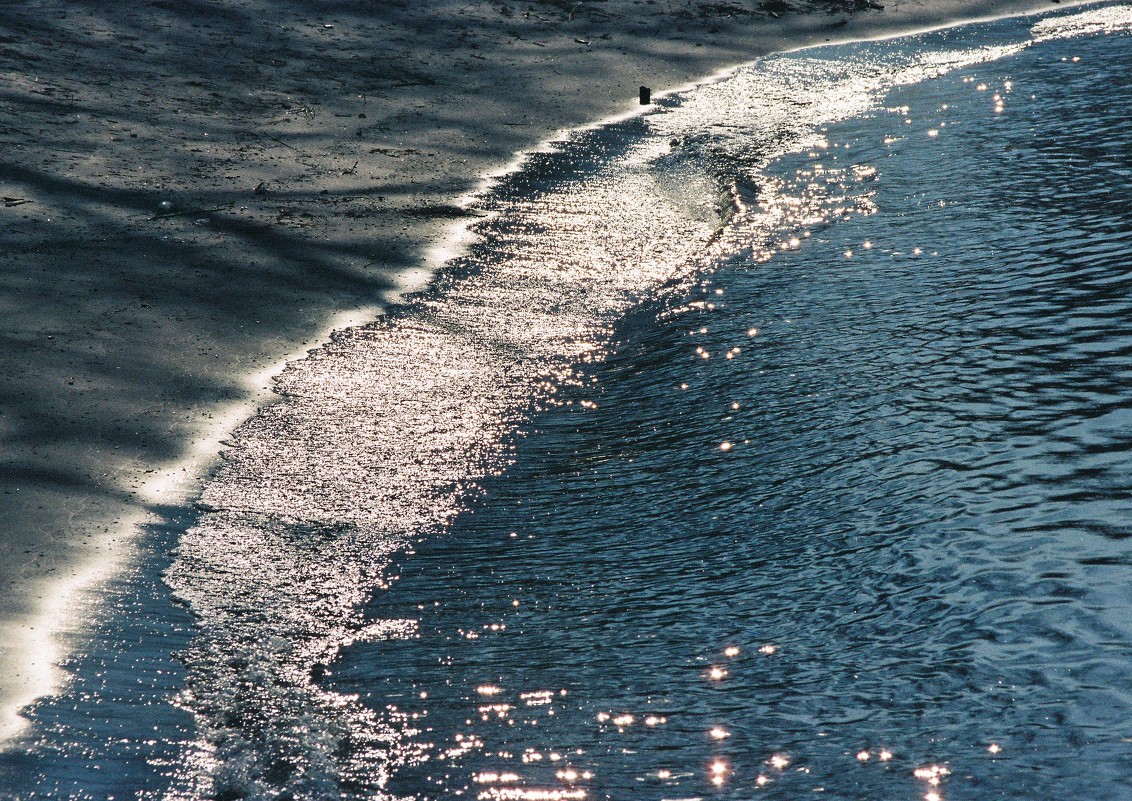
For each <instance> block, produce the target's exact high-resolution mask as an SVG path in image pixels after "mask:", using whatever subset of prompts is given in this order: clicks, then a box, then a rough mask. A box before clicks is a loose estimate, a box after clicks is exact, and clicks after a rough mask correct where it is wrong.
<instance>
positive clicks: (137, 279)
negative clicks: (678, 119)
mask: <svg viewBox="0 0 1132 801" xmlns="http://www.w3.org/2000/svg"><path fill="white" fill-rule="evenodd" d="M1081 4H1082V3H1070V2H1065V3H1062V4H1060V5H1059V6H1054V5H1051V4H1050V3H1049V2H1030V1H1028V0H1027V1H1026V2H1022V1H1021V0H1013V1H1007V2H996V3H993V4H990V5H991V8H988V7H987V5H988V4H986V3H976V2H970V1H968V0H950V2H945V3H937V4H935V5H934V6H933V8H932V9H930V10H928V9H925V8H924V7H923V6H920V5H916V6H913V5H912V4H910V3H908V2H896V3H891V4H890V5H889V8H887V9H885V10H884V11H873V10H870V11H862V12H858V13H857V14H855V15H853V16H851V17H846V16H845V15H827V14H824V13H821V12H811V13H809V14H798V15H791V16H786V17H783V18H780V19H771V18H769V17H759V16H753V15H750V16H732V17H724V16H711V15H704V16H694V15H693V16H688V17H685V16H681V15H680V12H681V11H688V13H691V12H690V11H689V9H695V8H707V7H709V5H710V4H693V3H683V2H670V3H666V4H662V3H643V2H642V3H634V2H631V1H630V0H605V2H600V3H598V2H594V3H577V4H562V3H551V2H542V3H532V4H530V5H529V6H523V7H515V8H511V7H510V6H507V5H504V4H498V5H493V4H488V3H465V4H461V3H458V2H448V1H447V0H438V1H437V2H433V3H429V4H427V6H428V7H427V8H424V9H422V8H420V7H419V6H420V5H426V4H418V6H416V7H413V8H410V7H409V6H408V4H404V5H402V4H398V3H391V4H389V5H390V6H392V7H391V8H379V9H374V10H372V11H371V12H369V13H368V14H359V13H351V12H346V11H343V10H340V9H338V8H331V9H329V10H327V11H324V12H316V11H313V10H311V9H307V8H305V7H304V6H303V4H302V3H299V2H284V3H276V4H272V3H268V2H266V0H218V1H217V2H214V3H212V4H210V5H209V6H208V8H209V14H207V15H206V14H204V12H203V11H201V10H200V9H197V11H196V14H197V15H198V16H193V13H194V12H193V10H192V9H189V10H183V9H179V6H178V5H177V4H173V3H164V2H156V3H153V4H151V5H152V8H151V9H150V10H149V11H147V12H146V13H145V14H142V13H137V12H136V11H135V10H133V7H132V6H129V5H127V4H124V3H123V4H115V6H114V7H112V8H110V9H105V10H104V9H98V10H96V11H94V10H91V11H88V10H87V9H86V8H85V6H76V5H75V4H68V3H64V2H60V1H59V0H42V1H40V2H33V3H30V4H27V5H25V6H22V7H21V8H19V9H8V10H5V11H0V42H2V44H0V69H2V70H3V71H4V73H5V75H6V77H8V78H9V83H10V85H11V87H12V88H11V89H10V90H9V91H8V92H7V93H6V94H5V96H4V97H3V101H2V107H3V118H2V119H3V125H2V126H0V136H3V137H4V140H5V142H6V144H7V145H8V152H9V153H10V154H11V156H10V157H9V159H8V160H5V162H3V163H2V164H0V184H2V187H0V188H2V190H3V191H2V193H0V194H2V195H3V196H4V198H5V206H4V208H2V209H0V212H2V213H3V214H4V216H3V217H2V218H0V220H2V225H3V230H4V237H5V241H6V242H7V243H8V245H9V247H8V248H6V249H5V250H4V251H3V253H0V258H2V259H3V261H4V269H5V273H6V279H7V284H6V292H5V296H4V298H5V300H4V302H5V303H6V306H5V311H6V312H7V318H8V325H7V328H6V331H5V334H6V336H7V338H8V344H9V347H8V348H6V349H5V353H4V356H3V358H4V359H5V360H6V362H5V363H4V365H3V368H4V369H3V372H4V375H5V378H6V382H7V383H6V386H5V392H4V393H3V395H0V432H2V439H0V449H2V455H0V460H2V463H3V465H4V469H3V470H2V471H0V476H2V481H0V484H2V486H0V489H2V490H3V492H4V497H5V504H4V507H3V509H2V510H0V552H2V553H3V555H4V557H5V559H4V560H3V561H2V565H3V566H2V567H0V583H2V584H3V586H5V588H6V590H7V592H6V593H5V594H4V598H3V601H0V632H3V639H2V642H3V645H2V646H0V741H2V740H3V739H5V738H7V737H10V736H12V735H14V734H15V733H17V732H18V731H19V730H20V728H21V726H22V719H21V718H20V717H19V716H18V709H20V708H22V707H23V706H26V705H27V704H28V703H30V702H31V701H32V700H34V698H36V697H39V696H40V695H43V694H44V693H46V692H50V691H51V690H52V688H54V687H57V686H58V685H59V682H60V681H61V680H62V677H61V676H60V675H59V673H58V670H57V669H56V668H54V667H53V665H54V664H55V663H56V662H57V661H58V658H59V646H58V645H57V644H56V641H57V639H58V636H59V633H60V632H61V631H63V630H65V629H74V628H76V627H81V622H82V621H81V619H79V620H76V619H75V618H74V613H75V610H76V609H77V608H81V607H82V604H81V603H79V601H78V599H79V598H80V597H81V596H82V595H83V594H84V588H85V587H90V586H92V585H95V584H97V583H99V582H100V581H102V580H104V579H105V578H107V577H108V576H110V575H113V573H114V571H115V570H116V569H118V568H120V567H121V565H122V564H123V562H124V561H125V560H126V559H127V558H128V556H129V553H130V550H131V548H132V547H133V545H134V544H135V542H136V533H135V532H136V530H137V527H138V526H139V525H140V524H141V523H143V522H147V521H151V520H152V519H153V515H154V512H155V511H156V510H157V509H159V508H160V506H162V505H166V506H167V505H169V504H170V503H177V502H182V503H183V502H186V501H188V500H189V499H191V497H192V496H193V495H194V494H195V492H196V491H197V489H198V488H199V486H200V483H201V481H202V480H203V478H204V477H205V476H206V474H207V472H208V470H209V469H210V468H211V465H212V464H213V463H214V462H215V460H216V458H217V452H218V450H219V448H220V444H221V440H222V439H223V437H224V436H225V435H226V434H227V433H228V432H229V431H230V430H231V429H232V427H233V426H234V425H236V424H238V423H239V422H241V421H242V420H243V419H245V418H246V417H247V416H249V415H250V414H253V413H254V411H255V409H257V408H259V407H260V406H261V405H262V404H263V403H265V402H270V400H271V398H272V397H273V394H272V393H271V391H270V388H269V386H270V385H269V383H268V384H266V385H265V383H264V380H265V379H269V378H270V377H271V376H272V375H275V374H277V373H278V370H279V367H280V366H281V365H282V364H283V363H284V362H285V361H286V360H290V359H293V358H297V357H301V356H302V355H303V353H304V352H305V351H306V350H307V349H309V348H312V347H316V346H317V345H318V344H319V342H321V341H323V340H325V338H326V336H327V335H328V333H329V331H330V330H332V329H333V328H340V327H342V326H343V325H350V324H354V323H357V322H365V321H366V320H367V319H373V318H374V317H375V316H376V315H377V314H378V313H379V312H380V306H376V305H375V304H376V303H378V302H379V301H382V300H386V301H388V299H389V298H390V297H392V296H394V295H395V294H396V293H397V292H398V291H399V290H400V289H403V288H405V287H406V282H409V284H410V285H411V283H412V282H413V281H419V280H421V279H422V278H423V277H424V276H425V275H426V273H424V272H422V270H423V269H424V265H425V264H426V263H427V260H428V258H429V254H430V253H434V254H437V255H436V256H435V257H439V254H441V253H443V251H439V250H434V249H435V248H437V247H441V246H442V245H443V244H444V243H445V242H447V241H448V238H449V236H450V234H451V232H452V231H453V230H456V229H457V228H458V227H459V226H460V225H461V224H462V222H464V221H466V220H467V217H466V215H465V214H464V212H463V210H462V208H461V207H460V206H459V205H458V204H457V203H456V202H455V201H454V198H458V197H464V196H468V195H470V194H474V193H475V192H476V191H478V190H479V189H480V188H482V187H483V185H484V181H485V178H484V176H485V175H488V174H490V173H492V172H494V173H496V174H498V173H499V172H500V171H501V170H506V169H507V166H506V165H513V164H515V163H516V158H517V155H516V154H521V153H522V152H524V151H530V150H532V149H534V148H536V147H538V146H539V145H540V144H543V143H546V142H548V141H551V140H553V139H554V138H555V137H557V136H559V135H561V133H562V132H564V131H567V130H572V129H577V128H579V127H582V126H585V125H586V124H593V123H592V121H593V120H605V119H609V118H610V117H612V116H615V115H618V114H621V115H629V114H633V113H639V111H640V109H639V107H637V100H636V93H637V87H638V86H639V85H641V84H646V85H650V86H651V87H652V88H653V91H654V96H656V97H660V96H663V95H664V94H666V93H670V92H672V91H679V90H684V89H687V88H690V87H691V86H693V85H697V84H700V83H703V82H705V81H708V80H711V79H712V78H711V77H710V76H712V75H713V74H715V75H716V76H720V75H724V74H726V73H727V72H730V71H731V70H733V69H735V68H736V66H737V65H740V64H743V63H749V62H751V61H752V60H755V59H757V58H758V57H760V56H763V55H766V54H767V53H770V52H780V51H785V50H793V49H800V48H803V47H807V46H810V45H814V44H825V43H827V42H838V41H849V40H860V39H868V38H883V37H888V36H898V35H905V34H908V33H912V32H916V31H919V30H924V29H927V28H931V27H941V26H944V25H948V24H954V23H956V22H959V21H968V20H975V19H987V18H992V17H1001V16H1006V15H1009V14H1020V13H1033V12H1038V11H1042V10H1047V9H1053V8H1058V7H1070V6H1073V5H1081ZM92 5H94V4H92ZM571 5H573V9H572V10H571V9H570V6H571ZM711 7H717V8H722V7H723V6H711ZM194 8H195V6H194ZM502 9H509V11H503V10H502ZM379 56H380V57H379ZM328 321H330V324H329V325H328Z"/></svg>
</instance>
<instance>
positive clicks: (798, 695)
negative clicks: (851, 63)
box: [331, 38, 1132, 799]
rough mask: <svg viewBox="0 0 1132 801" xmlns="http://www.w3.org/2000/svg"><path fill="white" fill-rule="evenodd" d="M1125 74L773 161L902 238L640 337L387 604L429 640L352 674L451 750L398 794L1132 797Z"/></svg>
mask: <svg viewBox="0 0 1132 801" xmlns="http://www.w3.org/2000/svg"><path fill="white" fill-rule="evenodd" d="M1129 55H1130V51H1129V47H1128V44H1127V39H1125V40H1124V41H1122V42H1114V41H1112V40H1111V39H1105V38H1096V39H1087V40H1073V41H1069V42H1057V43H1055V44H1051V45H1047V46H1039V47H1034V48H1032V49H1030V50H1028V51H1026V52H1024V53H1022V54H1020V55H1018V56H1015V57H1014V58H1012V59H1009V60H1007V61H1002V62H998V61H996V62H991V63H988V64H979V65H977V66H976V67H972V68H969V69H963V70H958V71H956V72H953V73H951V74H948V75H946V76H944V77H942V78H939V79H937V80H934V81H931V82H927V83H919V84H915V85H912V86H907V87H901V88H898V89H896V90H894V91H893V92H892V93H891V94H889V95H888V97H887V98H886V100H885V103H884V105H885V110H878V111H876V112H874V113H871V114H869V115H867V116H866V117H865V118H863V119H855V120H852V121H849V122H845V123H841V124H837V125H834V126H831V127H830V128H829V129H828V130H827V132H826V138H827V139H828V147H823V148H820V149H818V150H816V151H811V152H808V153H805V154H799V155H796V156H792V157H788V158H786V159H784V160H783V161H782V162H781V163H779V164H777V165H775V166H774V167H773V168H772V172H773V173H774V174H776V175H779V176H782V177H783V178H784V180H785V181H786V183H787V185H791V186H802V185H804V184H805V183H806V181H808V180H810V179H811V178H812V177H813V175H814V173H815V171H817V172H820V170H821V169H822V168H818V167H817V166H816V165H818V164H822V165H826V166H827V167H828V166H830V165H832V164H833V162H835V161H838V160H840V161H841V162H844V161H845V160H847V159H850V160H851V161H852V163H853V164H855V165H867V166H868V167H870V168H875V174H874V175H872V177H871V182H872V186H873V188H872V189H871V190H870V193H871V194H870V197H871V200H872V202H873V203H875V206H876V212H875V213H872V214H865V215H852V216H850V217H849V218H847V219H837V220H835V221H831V222H823V223H821V224H818V225H815V226H811V227H806V228H804V229H800V230H798V231H797V232H795V233H796V234H797V235H798V237H799V240H800V241H799V243H798V244H797V245H796V246H789V245H788V247H787V248H786V249H785V250H783V251H781V252H778V253H777V254H776V255H774V257H773V258H771V259H770V260H769V261H765V262H761V261H760V260H755V259H751V258H737V259H732V260H728V261H727V262H726V263H724V264H722V265H720V266H719V268H718V270H716V271H715V272H714V273H713V274H712V275H711V276H710V277H707V278H705V279H703V281H702V282H701V284H700V285H699V286H697V287H696V288H695V289H694V290H693V291H692V292H691V293H690V294H689V295H687V296H685V297H682V298H679V299H676V300H670V301H668V302H664V303H652V304H649V303H646V304H644V305H642V306H640V307H638V308H637V309H636V310H634V311H633V312H632V313H631V314H629V315H628V316H627V317H626V318H625V319H623V320H622V321H621V322H620V323H619V324H618V325H617V326H616V330H615V334H614V337H613V341H612V345H611V347H610V351H611V353H610V356H609V358H608V359H607V360H606V361H605V362H604V363H602V364H600V365H598V366H594V367H593V368H592V369H591V370H590V371H589V374H590V383H589V384H587V385H585V386H584V388H574V389H572V390H571V391H570V392H569V398H568V399H566V401H565V402H566V403H567V404H568V405H563V406H561V407H559V408H557V409H555V410H553V411H549V412H547V413H544V414H542V415H540V416H539V417H538V418H537V419H536V421H535V422H534V423H533V425H532V427H531V428H530V429H529V430H528V431H526V432H525V433H524V436H523V437H522V438H521V439H519V441H518V446H517V450H516V453H515V455H514V459H515V461H514V464H513V465H511V466H510V467H509V469H508V470H507V472H506V474H505V475H503V476H502V477H500V478H497V479H494V480H491V481H489V482H488V484H487V486H486V498H485V500H484V501H483V502H481V503H480V504H478V505H477V506H476V507H475V508H474V510H473V512H472V513H469V514H466V515H464V516H462V517H460V518H459V519H458V520H457V522H456V523H455V524H454V526H453V528H452V530H451V531H450V532H448V533H447V534H446V535H445V536H443V537H442V538H438V539H430V540H427V541H426V542H424V543H422V544H421V545H420V546H419V547H418V548H417V550H416V552H415V553H413V554H412V555H411V556H408V557H406V558H405V559H404V560H403V561H402V564H401V566H400V572H399V581H398V582H397V583H396V584H395V585H394V588H393V589H392V590H390V591H389V592H387V593H383V594H381V595H380V596H379V597H378V599H377V601H376V602H375V603H374V604H373V605H371V606H370V608H369V609H368V613H369V615H371V616H373V617H376V618H405V617H412V618H414V619H416V620H417V621H418V624H419V638H414V639H408V640H402V641H398V642H381V643H369V644H364V645H356V646H354V647H352V648H349V649H347V650H346V651H345V653H344V655H343V657H342V658H341V660H340V662H339V663H338V664H336V665H335V666H334V669H333V677H332V679H331V681H332V683H333V686H334V687H335V688H336V689H338V690H339V691H341V692H357V693H360V694H361V697H362V699H363V700H364V702H365V703H367V704H371V705H373V706H374V708H376V709H384V710H391V709H396V711H397V713H399V714H403V715H406V716H408V717H409V718H410V719H412V720H413V725H414V726H416V727H417V728H418V729H419V731H420V733H419V734H418V735H417V736H418V738H419V739H420V740H421V741H422V742H427V743H430V744H431V749H430V752H429V753H430V758H429V759H428V760H427V761H423V762H420V763H418V764H416V765H414V766H412V767H410V768H406V769H404V770H402V771H401V772H400V773H398V774H396V775H395V776H394V778H393V780H392V782H391V784H390V789H391V790H392V791H394V792H395V793H397V794H404V795H406V796H408V797H412V798H422V799H423V798H452V797H456V796H457V795H458V794H465V795H467V796H471V797H479V798H542V797H545V798H573V797H579V798H580V797H587V798H629V797H631V798H641V799H662V798H687V797H720V798H752V797H764V796H765V797H767V798H798V797H801V794H806V795H809V794H810V793H811V792H813V791H818V790H822V791H824V793H825V795H824V797H830V798H839V799H841V798H843V799H858V798H860V799H866V798H888V799H896V798H923V797H932V795H933V794H935V795H937V796H938V797H941V798H948V799H982V798H992V797H993V798H1011V799H1033V798H1078V799H1086V798H1087V799H1127V798H1130V797H1132V724H1130V722H1129V721H1130V720H1132V672H1130V666H1132V582H1130V579H1132V575H1130V572H1129V568H1130V567H1132V551H1129V545H1128V537H1129V536H1132V469H1130V468H1132V425H1130V424H1132V269H1130V268H1132V212H1130V211H1129V210H1130V209H1132V180H1130V179H1132V113H1130V112H1132V90H1130V89H1129V87H1130V86H1132V58H1129ZM1063 59H1064V60H1063ZM1075 59H1079V60H1075ZM846 146H848V152H846ZM807 233H808V234H809V235H808V236H807V235H806V234H807ZM728 649H732V650H728ZM735 649H737V650H735ZM713 670H714V671H715V672H714V673H713ZM583 791H584V793H585V795H584V796H583V795H582V792H583ZM540 793H541V794H540Z"/></svg>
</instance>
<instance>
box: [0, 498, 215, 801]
mask: <svg viewBox="0 0 1132 801" xmlns="http://www.w3.org/2000/svg"><path fill="white" fill-rule="evenodd" d="M160 511H161V512H162V516H163V521H162V522H161V523H155V524H151V525H147V526H146V527H145V530H144V539H143V542H144V543H145V546H146V547H145V548H144V550H142V551H141V552H139V553H138V554H137V556H136V558H135V559H134V560H133V561H132V563H131V564H130V566H129V569H128V570H125V571H122V572H121V573H119V574H118V575H117V576H115V577H114V578H113V579H112V580H111V581H109V582H107V583H106V584H105V585H103V586H101V587H99V590H98V596H97V598H96V599H94V600H95V601H97V602H98V604H99V606H100V608H97V609H96V610H95V612H94V613H93V615H92V621H91V623H90V624H89V626H88V627H87V628H85V629H84V630H80V631H74V632H71V633H70V634H69V635H68V636H69V637H70V639H71V641H70V642H67V643H66V645H67V646H68V651H69V656H68V658H67V659H65V660H64V661H63V662H62V664H61V667H62V668H63V670H65V671H66V673H67V676H68V682H67V686H66V687H65V690H64V691H63V692H61V693H60V694H58V695H55V696H48V697H46V698H43V699H41V700H40V701H38V702H37V703H36V704H34V705H33V706H31V707H29V708H28V709H25V710H24V712H23V714H24V715H25V716H26V717H27V718H28V719H29V721H30V729H29V732H30V733H29V734H28V735H27V737H26V739H25V740H23V741H22V742H20V743H19V744H18V746H17V747H15V748H9V749H8V750H5V751H0V798H3V799H9V798H12V799H39V798H42V799H62V798H66V799H84V800H85V799H91V800H92V801H93V800H94V799H99V800H102V801H111V800H112V799H135V800H140V799H159V798H162V797H163V796H164V795H165V793H166V792H167V791H168V789H169V786H170V782H171V781H172V777H173V776H174V775H175V774H176V773H177V771H178V769H179V768H180V760H181V759H182V757H183V754H184V752H185V750H186V748H187V747H188V746H189V745H190V744H191V743H192V742H193V740H194V739H195V737H196V726H195V723H194V721H193V717H192V715H191V713H189V712H188V711H187V710H185V709H180V708H177V707H175V706H173V705H172V704H171V701H172V699H173V697H174V696H175V695H176V693H177V692H178V691H179V689H180V688H181V687H182V686H183V684H184V681H185V674H186V671H185V668H184V665H182V664H181V663H180V662H178V661H177V659H176V656H175V655H176V654H177V653H178V652H179V651H180V650H181V649H183V648H185V647H186V646H187V645H188V643H189V642H190V640H191V639H192V637H193V635H194V633H195V632H194V628H193V620H192V617H191V615H190V613H189V612H188V610H186V609H184V608H183V607H181V606H178V605H175V604H174V603H173V600H172V598H171V594H170V590H169V588H168V587H167V586H166V585H165V584H164V583H163V582H162V581H161V573H162V571H164V570H165V569H166V568H167V567H168V566H169V563H170V561H171V559H172V552H173V549H174V547H175V545H176V543H177V540H178V538H179V537H180V536H181V535H182V534H183V533H184V531H185V529H186V527H188V526H189V525H191V524H192V522H193V519H194V518H195V513H194V512H192V511H191V510H184V509H178V508H165V509H162V510H160Z"/></svg>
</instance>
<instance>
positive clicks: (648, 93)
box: [641, 86, 652, 106]
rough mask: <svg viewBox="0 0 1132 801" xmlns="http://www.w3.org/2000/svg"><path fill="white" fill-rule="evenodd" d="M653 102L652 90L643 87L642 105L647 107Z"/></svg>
mask: <svg viewBox="0 0 1132 801" xmlns="http://www.w3.org/2000/svg"><path fill="white" fill-rule="evenodd" d="M651 102H652V90H651V89H649V88H648V87H647V86H642V87H641V105H642V106H647V105H648V104H649V103H651Z"/></svg>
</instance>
